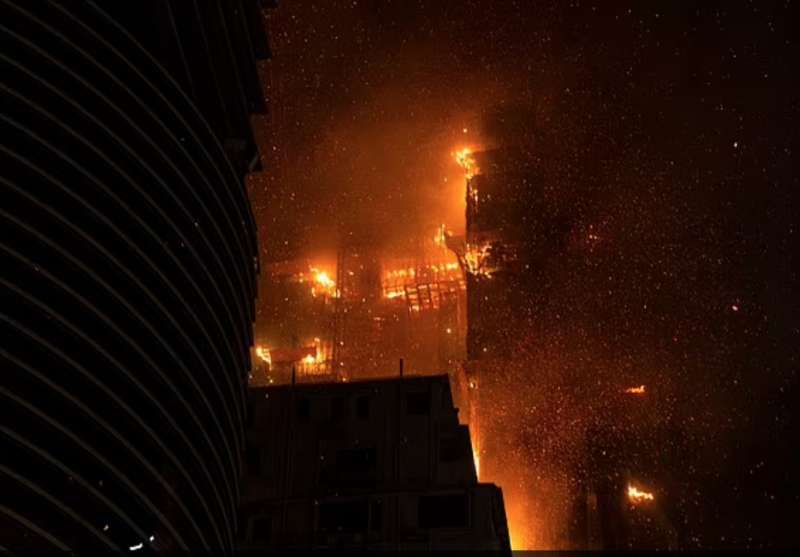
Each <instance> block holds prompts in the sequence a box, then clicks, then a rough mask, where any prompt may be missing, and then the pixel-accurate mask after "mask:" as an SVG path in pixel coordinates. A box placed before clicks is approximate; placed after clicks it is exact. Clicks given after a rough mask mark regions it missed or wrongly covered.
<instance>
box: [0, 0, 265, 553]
mask: <svg viewBox="0 0 800 557" xmlns="http://www.w3.org/2000/svg"><path fill="white" fill-rule="evenodd" d="M262 3H263V4H266V3H265V2H259V1H258V0H229V1H226V2H199V1H188V2H170V1H166V0H164V1H158V0H137V1H136V2H103V3H100V2H92V1H89V0H86V1H82V2H69V3H67V2H58V1H52V2H46V3H39V2H18V1H14V0H3V1H0V36H2V46H0V90H1V92H0V95H2V99H3V101H2V109H0V137H1V138H2V139H0V296H2V303H0V339H2V340H1V341H0V361H2V365H1V367H2V369H1V370H0V371H1V373H0V455H2V457H1V458H0V493H1V494H2V496H1V497H0V546H3V547H6V548H9V549H25V550H48V549H72V550H83V551H86V550H93V549H114V550H132V551H135V550H148V549H222V550H231V549H232V548H233V547H234V540H235V535H236V529H237V524H236V510H237V506H238V485H239V476H240V470H241V466H242V458H241V453H242V449H243V445H244V437H243V436H244V433H243V432H244V413H245V403H244V401H245V388H246V377H247V373H248V370H249V369H250V365H251V364H250V356H249V348H250V345H251V343H252V322H253V318H254V298H255V294H256V293H255V285H256V273H257V270H258V259H257V254H258V251H257V242H256V231H255V226H254V221H253V215H252V213H251V208H250V204H249V201H248V198H247V194H246V191H245V187H244V175H245V173H247V172H248V171H251V170H253V169H255V168H257V166H258V160H259V159H258V154H257V150H256V146H255V141H254V139H253V132H252V129H251V126H250V119H249V115H250V113H252V112H259V111H263V110H264V109H265V106H264V96H263V92H262V91H261V86H260V79H259V76H258V73H257V68H256V60H257V59H263V58H266V57H267V56H268V54H269V52H268V47H267V40H266V36H265V31H264V27H263V23H262V21H261V20H262V14H261V10H262V8H263V7H266V6H262V5H261V4H262Z"/></svg>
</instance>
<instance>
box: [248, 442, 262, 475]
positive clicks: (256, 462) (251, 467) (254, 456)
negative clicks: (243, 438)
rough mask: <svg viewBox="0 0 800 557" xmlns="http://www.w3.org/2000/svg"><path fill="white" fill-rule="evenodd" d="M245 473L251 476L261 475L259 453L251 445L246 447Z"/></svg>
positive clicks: (257, 449) (256, 448)
mask: <svg viewBox="0 0 800 557" xmlns="http://www.w3.org/2000/svg"><path fill="white" fill-rule="evenodd" d="M247 473H248V474H249V475H251V476H260V475H261V451H260V450H259V448H258V447H254V446H253V445H247Z"/></svg>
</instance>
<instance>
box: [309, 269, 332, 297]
mask: <svg viewBox="0 0 800 557" xmlns="http://www.w3.org/2000/svg"><path fill="white" fill-rule="evenodd" d="M309 270H310V271H311V277H312V279H313V281H314V284H313V285H312V286H311V295H312V296H314V297H316V296H318V295H322V296H330V297H332V298H336V297H338V295H339V291H338V290H337V289H336V281H334V280H333V279H332V278H331V276H330V275H329V274H328V273H327V271H323V270H320V269H318V268H317V267H311V268H310V269H309Z"/></svg>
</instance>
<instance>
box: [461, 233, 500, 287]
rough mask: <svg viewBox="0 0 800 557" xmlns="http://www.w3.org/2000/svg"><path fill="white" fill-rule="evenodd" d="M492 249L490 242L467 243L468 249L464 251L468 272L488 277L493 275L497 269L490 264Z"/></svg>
mask: <svg viewBox="0 0 800 557" xmlns="http://www.w3.org/2000/svg"><path fill="white" fill-rule="evenodd" d="M490 251H491V250H490V244H489V243H488V242H485V243H483V244H467V250H466V252H465V253H464V262H465V263H466V267H467V272H468V273H470V274H472V275H480V276H483V277H486V278H489V277H491V276H492V273H493V272H494V271H495V269H493V268H490V267H489V265H488V261H489V255H490Z"/></svg>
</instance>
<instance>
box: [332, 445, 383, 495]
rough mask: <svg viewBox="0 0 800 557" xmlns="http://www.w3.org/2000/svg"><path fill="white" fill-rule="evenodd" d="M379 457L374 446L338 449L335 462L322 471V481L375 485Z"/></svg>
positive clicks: (339, 484) (354, 485)
mask: <svg viewBox="0 0 800 557" xmlns="http://www.w3.org/2000/svg"><path fill="white" fill-rule="evenodd" d="M377 478H378V457H377V451H376V450H375V448H374V447H368V448H357V449H341V450H338V451H336V460H335V464H334V465H333V466H331V467H330V468H325V469H323V470H322V471H321V476H320V481H321V482H322V483H323V484H325V485H329V486H338V487H374V486H375V484H376V482H377Z"/></svg>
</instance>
